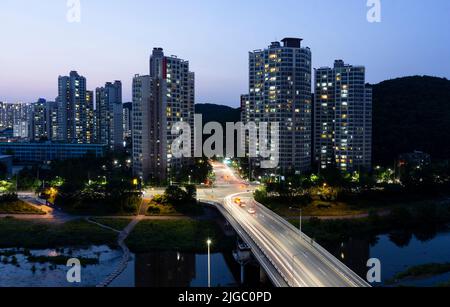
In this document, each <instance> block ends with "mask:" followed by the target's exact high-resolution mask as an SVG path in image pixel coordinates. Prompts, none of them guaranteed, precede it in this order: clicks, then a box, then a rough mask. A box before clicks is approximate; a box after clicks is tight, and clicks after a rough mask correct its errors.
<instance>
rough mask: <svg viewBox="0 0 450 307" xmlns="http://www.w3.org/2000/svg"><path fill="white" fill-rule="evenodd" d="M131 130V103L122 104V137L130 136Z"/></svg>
mask: <svg viewBox="0 0 450 307" xmlns="http://www.w3.org/2000/svg"><path fill="white" fill-rule="evenodd" d="M132 131H133V103H132V102H126V103H124V104H123V138H124V140H126V139H128V138H131V137H132V134H131V133H132Z"/></svg>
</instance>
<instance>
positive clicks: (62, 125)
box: [57, 71, 95, 144]
mask: <svg viewBox="0 0 450 307" xmlns="http://www.w3.org/2000/svg"><path fill="white" fill-rule="evenodd" d="M57 102H58V110H59V112H58V138H57V139H58V140H59V141H66V142H70V143H79V144H89V143H94V142H95V139H94V136H95V131H94V127H95V124H94V97H93V92H91V91H87V90H86V78H84V77H83V76H80V75H79V74H78V73H77V72H76V71H72V72H70V75H69V76H60V77H59V78H58V98H57Z"/></svg>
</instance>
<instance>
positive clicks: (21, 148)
mask: <svg viewBox="0 0 450 307" xmlns="http://www.w3.org/2000/svg"><path fill="white" fill-rule="evenodd" d="M105 152H106V146H105V145H97V144H69V143H54V142H16V143H0V155H11V156H13V157H14V160H15V161H16V162H17V163H45V162H48V161H63V160H69V159H79V158H83V157H85V156H86V155H93V156H95V157H98V158H99V157H103V156H104V155H105Z"/></svg>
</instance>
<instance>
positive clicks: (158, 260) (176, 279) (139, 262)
mask: <svg viewBox="0 0 450 307" xmlns="http://www.w3.org/2000/svg"><path fill="white" fill-rule="evenodd" d="M195 258H196V256H195V255H194V254H181V253H177V252H161V253H151V254H137V255H136V256H135V286H136V287H189V286H190V285H191V282H192V280H194V279H195V277H196V271H197V269H196V259H195Z"/></svg>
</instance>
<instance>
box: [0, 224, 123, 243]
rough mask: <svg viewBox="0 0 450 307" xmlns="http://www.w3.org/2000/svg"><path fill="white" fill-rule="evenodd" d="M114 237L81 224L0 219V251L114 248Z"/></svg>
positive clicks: (89, 225)
mask: <svg viewBox="0 0 450 307" xmlns="http://www.w3.org/2000/svg"><path fill="white" fill-rule="evenodd" d="M116 240H117V234H116V233H115V232H113V231H109V230H105V229H102V228H101V227H99V226H96V225H93V224H91V223H89V222H87V221H85V220H75V221H70V222H65V223H49V222H45V221H39V220H18V219H12V218H2V219H0V248H17V247H21V248H30V249H45V248H58V247H64V246H74V247H83V246H90V245H108V246H110V247H115V245H116Z"/></svg>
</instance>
